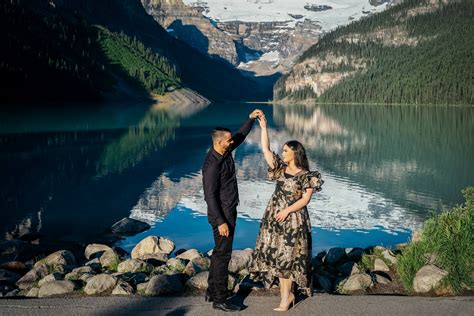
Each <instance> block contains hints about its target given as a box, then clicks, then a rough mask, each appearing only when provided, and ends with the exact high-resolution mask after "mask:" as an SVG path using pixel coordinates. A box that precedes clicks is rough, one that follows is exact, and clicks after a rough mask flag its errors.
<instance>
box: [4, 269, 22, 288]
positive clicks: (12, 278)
mask: <svg viewBox="0 0 474 316" xmlns="http://www.w3.org/2000/svg"><path fill="white" fill-rule="evenodd" d="M20 278H21V276H20V275H19V274H18V273H15V272H11V271H8V270H5V269H0V284H10V285H14V284H15V283H16V282H17V281H18V280H19V279H20Z"/></svg>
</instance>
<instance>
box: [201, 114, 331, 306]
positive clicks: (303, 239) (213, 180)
mask: <svg viewBox="0 0 474 316" xmlns="http://www.w3.org/2000/svg"><path fill="white" fill-rule="evenodd" d="M256 119H257V120H258V122H259V125H260V128H261V146H262V151H263V156H264V158H265V161H266V163H267V164H268V179H269V180H273V181H275V182H276V187H275V191H274V192H273V194H272V196H271V198H270V201H269V202H268V205H267V208H266V210H265V213H264V215H263V218H262V222H261V224H260V232H259V234H258V237H257V241H256V245H255V250H254V252H253V254H252V258H251V262H250V265H249V267H248V270H249V272H250V277H251V279H253V280H255V281H262V282H263V284H264V286H265V288H267V289H268V288H270V287H271V286H272V285H273V284H274V283H275V282H278V283H279V286H280V294H281V301H280V305H279V306H278V307H277V308H275V309H274V310H275V311H287V310H288V309H289V308H290V307H291V306H292V305H294V302H295V294H294V293H295V290H296V289H298V290H299V291H301V292H302V293H303V294H305V295H307V296H311V295H312V281H311V249H312V239H311V223H310V219H309V214H308V210H307V208H306V206H307V205H308V203H309V202H310V200H311V196H312V195H313V193H314V192H315V191H320V190H321V185H322V184H323V182H324V181H323V180H322V179H321V175H320V173H319V172H318V171H310V170H309V164H308V158H307V157H306V152H305V149H304V147H303V145H302V144H301V143H299V142H298V141H296V140H292V141H288V142H286V143H285V144H284V145H283V148H282V152H281V156H280V155H278V154H276V153H275V152H273V151H272V150H271V149H270V145H269V136H268V131H267V120H266V118H265V114H264V113H263V112H262V111H261V110H258V109H256V110H254V111H253V112H252V113H250V115H249V117H248V119H247V120H246V121H245V122H244V124H243V125H242V126H241V127H240V129H239V130H238V131H237V133H235V134H234V135H232V132H231V131H230V130H229V129H227V128H223V127H216V128H214V130H213V131H212V147H211V148H210V150H209V152H208V153H207V156H206V158H205V160H204V164H203V167H202V175H203V187H204V199H205V200H206V203H207V208H208V210H207V214H208V221H209V223H210V224H211V226H212V230H213V235H214V242H215V247H214V249H213V252H212V256H211V265H210V268H209V279H208V289H207V292H206V301H210V302H213V308H214V309H218V310H222V311H238V310H240V309H241V307H240V306H236V305H234V304H232V303H231V302H230V301H229V300H228V296H229V295H228V291H227V281H228V274H229V270H228V265H229V261H230V258H231V254H232V243H233V238H234V231H235V224H236V220H237V205H238V204H239V194H238V188H237V178H236V172H235V165H234V160H233V158H232V151H233V150H234V149H236V148H237V147H238V146H239V145H240V144H242V143H243V141H244V140H245V138H246V137H247V135H248V134H249V132H250V130H251V129H252V125H253V122H254V121H255V120H256ZM294 285H295V286H296V288H295V287H294Z"/></svg>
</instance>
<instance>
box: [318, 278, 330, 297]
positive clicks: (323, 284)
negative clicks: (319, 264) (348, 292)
mask: <svg viewBox="0 0 474 316" xmlns="http://www.w3.org/2000/svg"><path fill="white" fill-rule="evenodd" d="M316 279H317V281H318V283H319V287H320V288H321V289H322V290H323V291H324V292H326V293H330V292H331V291H332V284H331V281H330V280H329V279H328V278H326V277H325V276H322V275H317V276H316Z"/></svg>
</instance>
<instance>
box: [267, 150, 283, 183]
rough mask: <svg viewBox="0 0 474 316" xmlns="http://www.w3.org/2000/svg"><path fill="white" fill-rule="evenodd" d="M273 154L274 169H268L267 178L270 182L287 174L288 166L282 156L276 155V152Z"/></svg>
mask: <svg viewBox="0 0 474 316" xmlns="http://www.w3.org/2000/svg"><path fill="white" fill-rule="evenodd" d="M272 154H273V168H270V167H268V174H267V177H268V180H277V179H278V178H280V177H281V176H282V175H283V173H284V172H285V167H286V164H285V162H283V160H282V159H281V158H280V156H278V154H275V152H272Z"/></svg>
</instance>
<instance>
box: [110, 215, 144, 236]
mask: <svg viewBox="0 0 474 316" xmlns="http://www.w3.org/2000/svg"><path fill="white" fill-rule="evenodd" d="M148 229H150V225H148V224H147V223H145V222H142V221H139V220H136V219H133V218H129V217H124V218H122V219H121V220H119V221H118V222H116V223H115V224H113V225H112V227H111V230H112V232H113V233H114V234H118V235H124V236H131V235H136V234H138V233H141V232H143V231H145V230H148Z"/></svg>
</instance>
